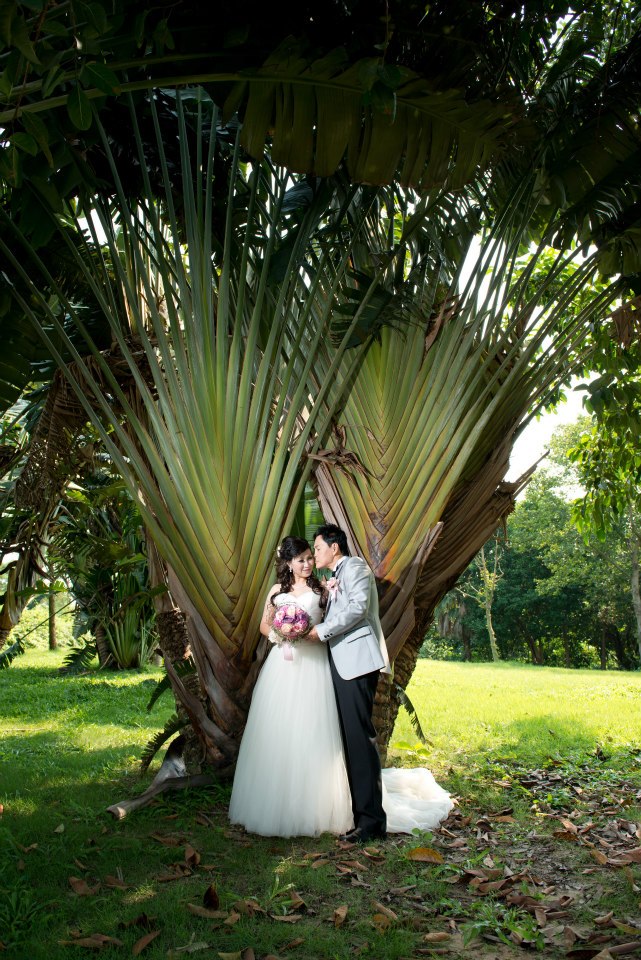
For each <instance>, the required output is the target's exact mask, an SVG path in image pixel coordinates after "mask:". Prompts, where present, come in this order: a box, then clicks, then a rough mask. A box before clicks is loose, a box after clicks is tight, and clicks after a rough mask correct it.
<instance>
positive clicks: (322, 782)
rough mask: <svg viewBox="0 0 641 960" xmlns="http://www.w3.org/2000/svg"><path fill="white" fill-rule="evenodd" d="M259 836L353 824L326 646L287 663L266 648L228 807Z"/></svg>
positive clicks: (313, 646) (306, 648)
mask: <svg viewBox="0 0 641 960" xmlns="http://www.w3.org/2000/svg"><path fill="white" fill-rule="evenodd" d="M229 818H230V820H231V822H232V823H240V824H242V825H243V826H244V827H245V828H246V829H247V830H249V831H250V832H251V833H257V834H260V835H262V836H278V837H293V836H308V837H315V836H318V835H319V834H321V833H324V832H325V831H328V832H330V833H344V832H345V831H346V830H349V829H350V828H351V827H352V826H353V825H354V820H353V815H352V803H351V796H350V791H349V783H348V781H347V772H346V770H345V763H344V760H343V746H342V740H341V732H340V727H339V721H338V712H337V708H336V700H335V697H334V688H333V685H332V679H331V674H330V669H329V662H328V659H327V647H326V646H325V644H319V643H306V642H304V641H303V642H301V643H299V644H296V645H295V646H294V647H293V659H292V660H286V659H285V649H284V647H273V648H272V650H271V651H270V653H269V656H268V657H267V660H266V662H265V663H264V664H263V668H262V670H261V672H260V675H259V677H258V681H257V683H256V686H255V688H254V695H253V697H252V702H251V707H250V710H249V716H248V719H247V726H246V727H245V733H244V735H243V740H242V743H241V745H240V751H239V754H238V763H237V766H236V775H235V777H234V787H233V790H232V797H231V803H230V807H229Z"/></svg>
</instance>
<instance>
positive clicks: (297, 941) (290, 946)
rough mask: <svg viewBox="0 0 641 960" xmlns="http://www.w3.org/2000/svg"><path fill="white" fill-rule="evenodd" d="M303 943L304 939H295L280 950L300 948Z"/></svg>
mask: <svg viewBox="0 0 641 960" xmlns="http://www.w3.org/2000/svg"><path fill="white" fill-rule="evenodd" d="M303 943H305V939H304V937H296V939H295V940H290V941H289V943H286V944H284V946H282V947H281V948H280V949H281V950H293V949H294V948H295V947H300V946H301V944H303Z"/></svg>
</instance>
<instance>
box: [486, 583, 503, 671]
mask: <svg viewBox="0 0 641 960" xmlns="http://www.w3.org/2000/svg"><path fill="white" fill-rule="evenodd" d="M484 606H485V626H486V627H487V632H488V635H489V638H490V648H491V650H492V660H493V661H494V663H498V661H499V660H500V659H501V657H500V656H499V648H498V647H497V645H496V634H495V633H494V626H493V624H492V600H491V598H490V597H488V598H486V600H485V604H484Z"/></svg>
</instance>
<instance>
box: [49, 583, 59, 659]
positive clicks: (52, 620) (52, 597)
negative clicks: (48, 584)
mask: <svg viewBox="0 0 641 960" xmlns="http://www.w3.org/2000/svg"><path fill="white" fill-rule="evenodd" d="M48 600H49V649H50V650H57V649H58V637H57V632H56V627H57V624H56V594H55V592H54V591H53V590H49V597H48Z"/></svg>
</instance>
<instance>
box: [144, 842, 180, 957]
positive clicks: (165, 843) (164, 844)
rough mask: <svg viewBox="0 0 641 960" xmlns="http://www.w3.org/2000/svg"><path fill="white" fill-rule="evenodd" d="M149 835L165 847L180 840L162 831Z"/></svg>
mask: <svg viewBox="0 0 641 960" xmlns="http://www.w3.org/2000/svg"><path fill="white" fill-rule="evenodd" d="M149 836H150V837H151V839H152V840H157V841H158V843H162V845H163V846H165V847H179V846H180V841H179V840H177V839H176V837H169V836H164V835H163V834H162V833H150V834H149ZM176 949H177V950H180V949H181V948H180V947H176Z"/></svg>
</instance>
